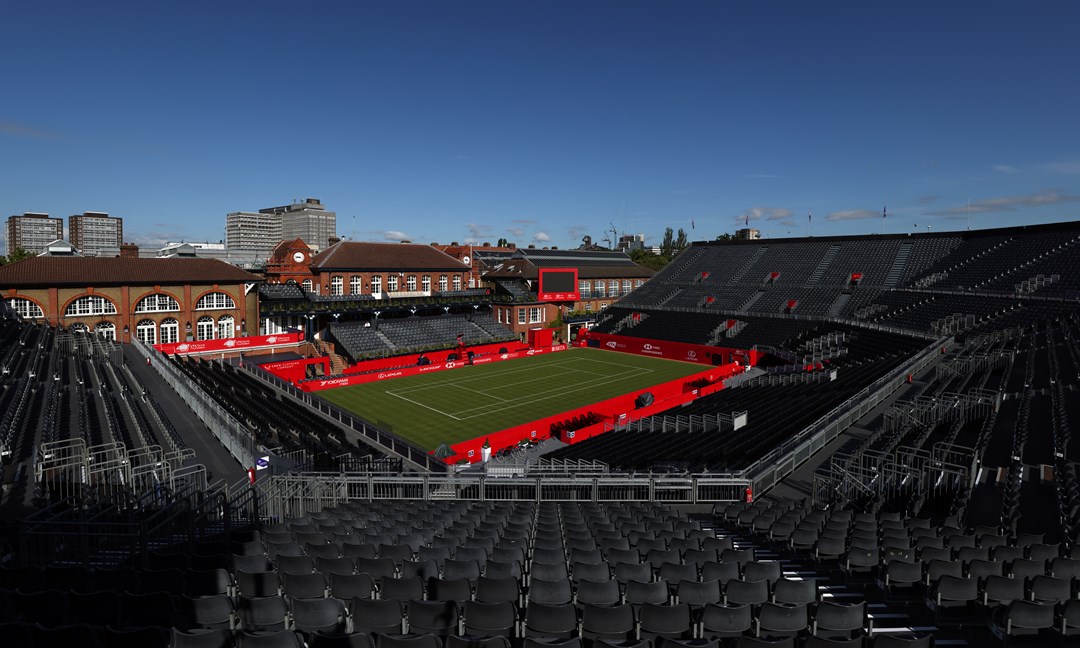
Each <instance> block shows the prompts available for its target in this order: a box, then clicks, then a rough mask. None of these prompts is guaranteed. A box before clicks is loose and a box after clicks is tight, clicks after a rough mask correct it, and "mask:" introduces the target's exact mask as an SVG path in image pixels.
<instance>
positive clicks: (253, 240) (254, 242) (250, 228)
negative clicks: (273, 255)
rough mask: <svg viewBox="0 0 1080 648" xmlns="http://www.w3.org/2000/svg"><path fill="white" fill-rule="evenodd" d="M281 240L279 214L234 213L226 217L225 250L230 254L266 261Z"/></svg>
mask: <svg viewBox="0 0 1080 648" xmlns="http://www.w3.org/2000/svg"><path fill="white" fill-rule="evenodd" d="M281 239H282V236H281V215H279V214H264V213H262V212H233V213H231V214H227V215H226V216H225V249H226V250H228V251H229V253H236V254H251V255H254V256H258V257H261V258H264V259H265V258H266V257H268V256H270V251H271V250H273V249H274V246H275V245H277V244H278V242H279V241H281Z"/></svg>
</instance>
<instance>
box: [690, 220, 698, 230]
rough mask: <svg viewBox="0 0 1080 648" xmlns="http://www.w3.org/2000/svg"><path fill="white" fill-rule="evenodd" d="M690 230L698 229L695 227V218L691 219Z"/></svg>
mask: <svg viewBox="0 0 1080 648" xmlns="http://www.w3.org/2000/svg"><path fill="white" fill-rule="evenodd" d="M690 229H697V227H695V226H694V219H693V218H691V219H690Z"/></svg>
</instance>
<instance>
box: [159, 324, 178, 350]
mask: <svg viewBox="0 0 1080 648" xmlns="http://www.w3.org/2000/svg"><path fill="white" fill-rule="evenodd" d="M179 341H180V322H177V321H176V320H175V319H173V318H171V317H170V318H168V319H165V320H162V321H161V343H162V344H176V343H177V342H179Z"/></svg>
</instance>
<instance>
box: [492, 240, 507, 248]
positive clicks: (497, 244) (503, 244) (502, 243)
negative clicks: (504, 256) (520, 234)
mask: <svg viewBox="0 0 1080 648" xmlns="http://www.w3.org/2000/svg"><path fill="white" fill-rule="evenodd" d="M509 245H510V241H507V240H506V239H504V238H501V239H499V240H498V241H496V242H495V247H501V248H504V247H509Z"/></svg>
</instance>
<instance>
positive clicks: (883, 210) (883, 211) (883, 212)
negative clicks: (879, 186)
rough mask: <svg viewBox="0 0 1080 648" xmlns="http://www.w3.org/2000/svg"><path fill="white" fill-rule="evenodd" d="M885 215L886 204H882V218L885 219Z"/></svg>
mask: <svg viewBox="0 0 1080 648" xmlns="http://www.w3.org/2000/svg"><path fill="white" fill-rule="evenodd" d="M885 216H886V213H885V205H882V206H881V220H885Z"/></svg>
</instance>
